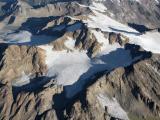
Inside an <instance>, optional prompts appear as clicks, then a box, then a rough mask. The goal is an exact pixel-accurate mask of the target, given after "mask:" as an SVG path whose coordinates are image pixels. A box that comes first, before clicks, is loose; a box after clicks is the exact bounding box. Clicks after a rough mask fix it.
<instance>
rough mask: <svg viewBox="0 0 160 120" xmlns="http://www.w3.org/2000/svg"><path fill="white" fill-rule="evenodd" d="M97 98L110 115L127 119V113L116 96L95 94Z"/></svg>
mask: <svg viewBox="0 0 160 120" xmlns="http://www.w3.org/2000/svg"><path fill="white" fill-rule="evenodd" d="M97 98H98V100H99V103H100V104H101V105H102V107H103V108H105V107H107V108H108V113H109V114H110V115H111V116H113V117H115V118H119V119H122V120H129V118H128V115H127V113H126V112H125V111H124V110H123V108H122V107H121V106H120V104H119V103H118V101H117V100H116V98H109V97H108V96H106V95H103V94H99V95H97Z"/></svg>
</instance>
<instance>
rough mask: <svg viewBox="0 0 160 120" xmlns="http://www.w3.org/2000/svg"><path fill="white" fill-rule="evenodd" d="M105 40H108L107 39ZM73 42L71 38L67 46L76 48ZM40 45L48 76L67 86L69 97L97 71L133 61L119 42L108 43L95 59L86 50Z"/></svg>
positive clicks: (128, 52)
mask: <svg viewBox="0 0 160 120" xmlns="http://www.w3.org/2000/svg"><path fill="white" fill-rule="evenodd" d="M102 37H103V36H102ZM104 40H105V41H106V42H107V39H104ZM73 44H74V40H71V39H69V40H68V42H67V43H66V45H68V46H67V47H70V48H72V49H74V48H73ZM39 47H40V48H42V49H44V50H45V51H46V64H47V66H48V74H47V76H49V77H54V78H55V79H56V81H57V84H59V85H63V86H65V89H66V96H67V97H72V96H73V95H75V94H76V93H77V92H79V91H80V90H81V89H82V87H83V86H84V85H85V84H86V82H88V80H89V79H90V78H91V77H92V76H93V75H94V74H95V73H97V72H101V71H104V70H111V69H113V68H116V67H120V66H127V65H129V64H131V62H132V58H131V56H130V51H127V50H124V49H123V48H122V47H121V46H120V45H119V44H114V45H109V44H106V46H105V47H104V48H103V50H102V52H101V53H100V54H99V55H97V57H96V58H94V59H92V58H89V57H88V55H87V54H86V51H78V50H75V49H74V50H73V52H67V51H65V50H64V51H53V50H52V46H49V45H42V46H39ZM105 48H106V49H105Z"/></svg>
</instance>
